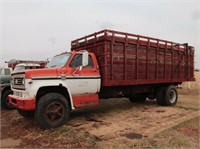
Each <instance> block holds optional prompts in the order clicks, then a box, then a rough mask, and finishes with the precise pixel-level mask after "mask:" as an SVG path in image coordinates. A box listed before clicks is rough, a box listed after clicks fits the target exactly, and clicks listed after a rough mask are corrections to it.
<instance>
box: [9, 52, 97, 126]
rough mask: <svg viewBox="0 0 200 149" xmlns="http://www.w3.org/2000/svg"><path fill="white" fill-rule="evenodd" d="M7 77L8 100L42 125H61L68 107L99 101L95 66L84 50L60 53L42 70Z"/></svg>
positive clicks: (65, 119) (90, 54)
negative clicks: (8, 86)
mask: <svg viewBox="0 0 200 149" xmlns="http://www.w3.org/2000/svg"><path fill="white" fill-rule="evenodd" d="M11 80H12V81H11V86H12V90H13V93H14V94H13V95H9V103H10V104H11V105H12V106H14V107H16V108H17V110H18V112H19V113H20V114H21V115H22V116H24V117H30V116H33V113H34V115H35V119H36V121H38V123H39V124H40V125H41V126H42V127H44V128H54V127H58V126H61V125H63V124H64V123H65V122H66V121H67V120H68V118H69V115H70V111H71V110H74V109H75V108H79V107H83V106H91V105H97V104H98V102H99V98H98V92H99V91H100V83H101V81H100V73H99V67H98V64H97V60H96V57H95V55H94V54H93V53H88V52H87V51H78V52H66V53H62V54H60V55H57V56H55V57H54V58H52V60H51V61H50V62H49V63H48V64H47V65H46V68H45V69H37V70H24V71H20V72H16V73H15V72H14V73H13V74H12V77H11Z"/></svg>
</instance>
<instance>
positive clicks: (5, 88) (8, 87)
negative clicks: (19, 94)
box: [1, 86, 11, 95]
mask: <svg viewBox="0 0 200 149" xmlns="http://www.w3.org/2000/svg"><path fill="white" fill-rule="evenodd" d="M7 90H11V87H10V86H6V87H4V89H3V91H2V92H1V95H3V93H4V92H5V91H7Z"/></svg>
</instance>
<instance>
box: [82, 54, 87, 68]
mask: <svg viewBox="0 0 200 149" xmlns="http://www.w3.org/2000/svg"><path fill="white" fill-rule="evenodd" d="M88 55H89V54H88V51H86V50H84V51H83V57H82V66H83V67H84V66H87V65H88Z"/></svg>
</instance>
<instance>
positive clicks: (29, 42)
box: [0, 0, 200, 68]
mask: <svg viewBox="0 0 200 149" xmlns="http://www.w3.org/2000/svg"><path fill="white" fill-rule="evenodd" d="M199 3H200V2H199V1H198V0H196V1H192V0H190V1H184V0H182V1H176V0H175V1H164V0H163V1H162V0H159V1H143V0H141V1H126V0H125V1H114V0H113V1H109V0H108V1H97V0H95V1H84V0H83V1H75V0H74V1H67V0H65V1H63V0H58V1H55V0H54V1H53V0H49V1H47V0H45V1H43V0H41V1H39V0H35V1H34V0H26V1H25V0H21V1H20V0H15V1H14V0H12V1H10V0H1V40H0V44H1V52H0V65H1V66H6V65H5V63H4V62H5V61H6V60H10V59H27V60H44V59H46V58H50V57H52V56H54V55H56V54H58V53H61V52H63V51H67V50H68V51H69V50H70V41H71V40H73V39H76V38H79V37H82V36H85V35H87V34H90V33H93V32H96V31H99V30H102V29H105V28H107V29H113V30H118V31H123V32H130V33H134V34H140V35H145V36H150V37H155V38H160V39H166V40H169V41H174V42H179V43H186V42H187V43H189V45H192V46H194V47H195V49H196V51H195V67H196V68H200V60H199V59H200V50H199V42H198V41H200V40H199V28H198V27H199V26H200V23H199V22H200V10H199V9H200V8H199Z"/></svg>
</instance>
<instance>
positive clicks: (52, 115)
mask: <svg viewBox="0 0 200 149" xmlns="http://www.w3.org/2000/svg"><path fill="white" fill-rule="evenodd" d="M69 116H70V107H69V103H68V100H67V99H66V98H65V97H64V96H63V95H61V94H58V93H48V94H46V95H44V96H42V97H41V99H39V101H38V103H37V109H36V111H35V119H36V121H37V122H38V123H39V124H40V125H41V126H42V127H43V128H47V129H50V128H56V127H59V126H62V125H64V124H65V123H66V121H67V120H68V119H69Z"/></svg>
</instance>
